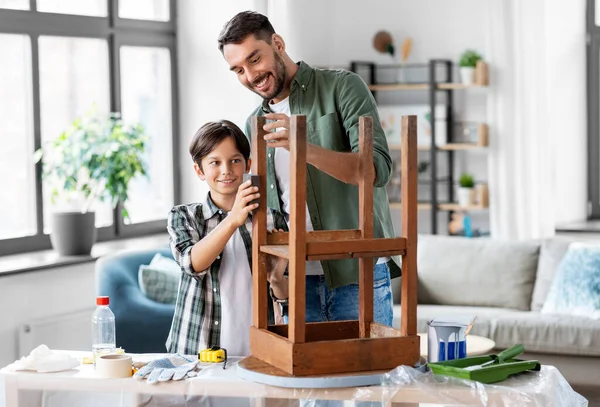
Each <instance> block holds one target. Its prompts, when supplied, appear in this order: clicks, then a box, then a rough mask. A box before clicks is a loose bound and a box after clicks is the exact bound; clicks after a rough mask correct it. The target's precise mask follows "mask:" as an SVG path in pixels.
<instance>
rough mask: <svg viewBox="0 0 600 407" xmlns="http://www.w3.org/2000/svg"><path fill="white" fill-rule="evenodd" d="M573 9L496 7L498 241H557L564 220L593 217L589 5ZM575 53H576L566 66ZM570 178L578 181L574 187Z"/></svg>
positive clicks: (493, 194)
mask: <svg viewBox="0 0 600 407" xmlns="http://www.w3.org/2000/svg"><path fill="white" fill-rule="evenodd" d="M568 3H569V4H568V5H567V6H566V7H565V6H563V5H561V4H560V0H527V1H519V0H494V1H490V2H488V7H489V9H488V15H487V20H488V21H487V24H486V26H487V27H488V28H487V30H488V31H487V36H486V42H487V44H486V48H487V55H486V56H487V59H488V60H489V62H490V69H491V72H490V81H491V84H490V89H489V96H488V123H489V125H490V134H491V137H490V158H489V180H490V181H489V182H490V228H491V231H492V236H493V237H495V238H506V239H518V240H523V239H534V238H542V237H549V236H552V235H553V234H554V230H555V226H556V222H557V219H558V217H559V216H557V215H560V216H562V217H565V216H566V217H571V216H572V218H573V219H577V218H579V219H581V217H582V216H585V214H584V212H582V211H583V210H584V208H585V199H586V198H585V185H586V180H585V138H586V130H585V36H584V34H585V4H584V0H573V1H570V2H568ZM571 7H573V8H571ZM569 47H571V48H573V49H574V50H575V52H574V53H572V54H571V55H570V58H569V59H564V52H565V48H569ZM557 81H558V82H557ZM582 141H583V142H582ZM564 171H568V172H569V173H570V174H573V175H578V179H570V181H569V182H566V180H565V178H564V177H563V176H562V175H563V174H564ZM578 185H579V186H578ZM564 208H567V212H568V214H566V215H565V214H564Z"/></svg>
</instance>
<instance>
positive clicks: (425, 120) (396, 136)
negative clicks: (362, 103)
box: [377, 105, 447, 146]
mask: <svg viewBox="0 0 600 407" xmlns="http://www.w3.org/2000/svg"><path fill="white" fill-rule="evenodd" d="M377 110H378V111H379V119H380V121H381V126H382V127H383V131H384V133H385V135H386V137H387V141H388V144H400V132H401V130H402V129H401V126H402V124H401V123H402V116H408V115H416V116H417V145H419V146H430V145H431V113H430V109H429V105H383V106H378V108H377ZM446 126H447V123H446V107H445V106H444V105H437V106H436V108H435V142H436V145H438V146H441V145H444V144H446V143H447V130H446Z"/></svg>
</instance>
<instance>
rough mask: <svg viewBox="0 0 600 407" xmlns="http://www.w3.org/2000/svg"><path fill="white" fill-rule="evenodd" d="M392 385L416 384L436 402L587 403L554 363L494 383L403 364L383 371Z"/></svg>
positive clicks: (542, 406) (574, 406)
mask: <svg viewBox="0 0 600 407" xmlns="http://www.w3.org/2000/svg"><path fill="white" fill-rule="evenodd" d="M382 382H383V383H382V384H383V385H384V386H387V387H389V388H396V389H401V388H404V387H416V388H418V389H419V390H421V391H422V392H425V393H427V394H429V395H431V396H433V399H434V400H433V401H432V402H434V403H440V404H454V405H464V404H466V405H469V406H485V407H513V406H514V407H551V406H557V407H586V406H587V405H588V402H587V400H586V399H585V398H584V397H583V396H581V395H580V394H578V393H577V392H575V391H574V390H573V389H572V388H571V386H570V385H569V383H568V382H567V380H566V379H565V378H564V377H563V376H562V375H561V374H560V372H559V371H558V369H556V368H555V367H554V366H542V369H541V370H540V371H539V372H525V373H522V374H518V375H514V376H511V377H509V378H508V379H507V380H504V381H502V382H498V383H494V384H483V383H479V382H475V381H472V380H465V379H458V378H455V377H448V376H440V375H434V374H433V373H432V372H431V371H428V372H426V373H421V372H418V371H417V370H415V369H412V368H410V367H407V366H400V367H398V368H396V369H394V370H392V371H391V372H389V373H387V374H386V375H384V377H383V380H382Z"/></svg>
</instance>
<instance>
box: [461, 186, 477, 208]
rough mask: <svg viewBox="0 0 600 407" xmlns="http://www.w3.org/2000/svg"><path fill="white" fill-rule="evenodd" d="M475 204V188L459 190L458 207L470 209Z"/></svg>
mask: <svg viewBox="0 0 600 407" xmlns="http://www.w3.org/2000/svg"><path fill="white" fill-rule="evenodd" d="M474 202H475V188H463V187H460V188H458V206H461V207H464V208H466V207H468V206H471V205H473V203H474Z"/></svg>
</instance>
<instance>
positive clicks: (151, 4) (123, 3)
mask: <svg viewBox="0 0 600 407" xmlns="http://www.w3.org/2000/svg"><path fill="white" fill-rule="evenodd" d="M119 17H121V18H133V19H135V20H155V21H169V18H170V16H169V0H144V1H142V2H140V1H139V0H119Z"/></svg>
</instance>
